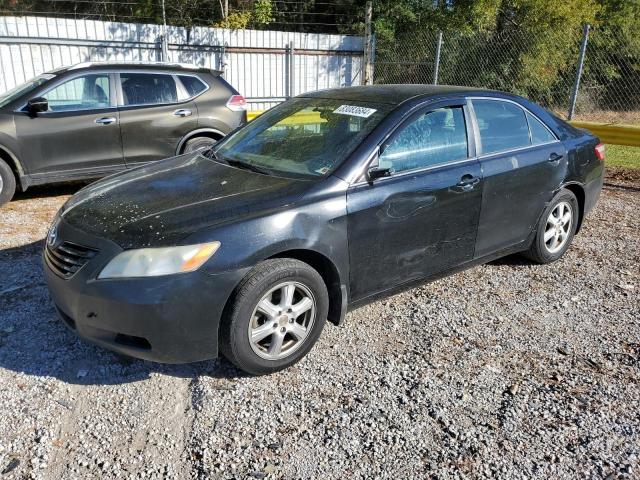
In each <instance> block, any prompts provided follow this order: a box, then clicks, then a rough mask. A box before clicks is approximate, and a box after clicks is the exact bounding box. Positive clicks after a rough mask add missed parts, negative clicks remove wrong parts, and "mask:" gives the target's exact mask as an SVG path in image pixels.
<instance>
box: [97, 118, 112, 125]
mask: <svg viewBox="0 0 640 480" xmlns="http://www.w3.org/2000/svg"><path fill="white" fill-rule="evenodd" d="M115 121H116V117H102V118H96V123H97V124H98V125H111V124H112V123H115Z"/></svg>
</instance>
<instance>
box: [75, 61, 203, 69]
mask: <svg viewBox="0 0 640 480" xmlns="http://www.w3.org/2000/svg"><path fill="white" fill-rule="evenodd" d="M111 65H142V66H144V65H147V66H155V67H170V68H182V69H184V70H202V68H203V67H198V66H197V65H192V64H189V63H177V62H175V63H174V62H82V63H76V64H75V65H72V66H70V67H69V68H68V70H77V69H79V68H86V67H100V66H111Z"/></svg>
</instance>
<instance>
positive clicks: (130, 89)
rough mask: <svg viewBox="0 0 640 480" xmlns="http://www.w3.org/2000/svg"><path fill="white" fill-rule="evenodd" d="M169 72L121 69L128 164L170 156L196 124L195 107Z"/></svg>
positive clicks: (125, 156)
mask: <svg viewBox="0 0 640 480" xmlns="http://www.w3.org/2000/svg"><path fill="white" fill-rule="evenodd" d="M188 97H189V94H188V93H187V92H186V91H185V89H184V87H183V86H182V84H181V83H180V82H179V81H178V79H177V78H176V76H175V75H173V74H171V73H170V72H167V73H165V72H140V71H132V72H121V73H120V74H119V102H118V103H119V105H120V106H119V110H120V131H121V133H122V149H123V153H124V158H125V162H126V164H127V166H128V167H134V166H136V164H138V165H139V164H142V163H146V162H150V161H153V160H161V159H163V158H167V157H172V156H174V155H175V154H176V148H177V147H178V143H179V142H180V140H181V139H182V137H183V136H184V135H186V134H187V133H189V132H190V131H191V130H194V129H195V128H196V127H197V125H198V110H197V108H196V105H195V103H194V102H192V101H191V100H187V98H188Z"/></svg>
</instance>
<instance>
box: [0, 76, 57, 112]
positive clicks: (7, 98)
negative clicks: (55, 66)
mask: <svg viewBox="0 0 640 480" xmlns="http://www.w3.org/2000/svg"><path fill="white" fill-rule="evenodd" d="M53 77H55V75H53V74H51V73H43V74H42V75H38V76H37V77H34V78H32V79H31V80H29V81H27V82H25V83H23V84H21V85H18V86H16V87H13V88H12V89H11V90H8V91H6V92H4V93H3V94H1V95H0V108H2V107H4V106H5V105H8V104H9V103H11V102H13V101H14V100H15V99H16V98H18V97H19V96H21V95H23V94H25V93H27V92H28V91H30V90H33V89H34V88H36V87H39V86H40V85H42V84H43V83H44V82H46V81H48V80H51V79H52V78H53Z"/></svg>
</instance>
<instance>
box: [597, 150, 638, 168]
mask: <svg viewBox="0 0 640 480" xmlns="http://www.w3.org/2000/svg"><path fill="white" fill-rule="evenodd" d="M606 152H607V153H606V160H605V161H606V164H607V165H611V166H614V167H625V168H640V147H627V146H625V145H607V147H606Z"/></svg>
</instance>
